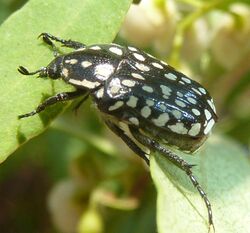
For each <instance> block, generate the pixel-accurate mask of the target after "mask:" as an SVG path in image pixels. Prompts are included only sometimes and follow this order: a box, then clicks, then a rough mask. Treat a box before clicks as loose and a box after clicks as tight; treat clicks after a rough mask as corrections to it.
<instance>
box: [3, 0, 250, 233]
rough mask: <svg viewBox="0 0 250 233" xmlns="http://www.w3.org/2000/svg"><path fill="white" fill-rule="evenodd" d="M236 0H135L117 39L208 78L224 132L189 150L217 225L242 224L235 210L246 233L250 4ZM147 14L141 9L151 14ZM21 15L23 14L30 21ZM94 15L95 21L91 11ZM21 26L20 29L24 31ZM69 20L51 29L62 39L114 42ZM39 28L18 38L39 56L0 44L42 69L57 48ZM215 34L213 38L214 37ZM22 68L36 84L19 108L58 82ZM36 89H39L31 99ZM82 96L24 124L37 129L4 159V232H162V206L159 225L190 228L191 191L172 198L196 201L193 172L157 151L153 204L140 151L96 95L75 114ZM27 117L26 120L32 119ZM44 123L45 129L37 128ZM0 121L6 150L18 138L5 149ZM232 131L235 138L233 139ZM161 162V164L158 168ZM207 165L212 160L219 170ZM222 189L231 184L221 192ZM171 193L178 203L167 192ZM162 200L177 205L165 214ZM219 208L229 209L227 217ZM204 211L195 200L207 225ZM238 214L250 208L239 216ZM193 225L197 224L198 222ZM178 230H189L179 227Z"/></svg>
mask: <svg viewBox="0 0 250 233" xmlns="http://www.w3.org/2000/svg"><path fill="white" fill-rule="evenodd" d="M32 2H34V3H35V2H36V1H32ZM52 2H53V1H52ZM86 2H87V1H86ZM92 2H95V1H92ZM96 2H98V1H96ZM125 2H126V3H125ZM216 2H218V1H216ZM235 2H236V1H220V2H219V3H217V4H215V2H213V1H208V3H204V2H200V1H168V3H166V2H165V1H160V0H158V1H154V4H153V5H151V4H148V5H147V4H146V6H144V8H143V9H144V10H141V11H138V12H140V13H138V14H133V13H130V14H132V15H133V16H134V18H133V17H132V16H130V17H128V18H127V19H126V20H125V23H124V25H123V27H122V29H121V32H120V34H119V36H118V37H117V38H116V41H117V42H119V43H123V44H134V45H136V46H138V47H141V48H143V49H144V50H147V51H148V52H150V53H153V54H154V55H155V56H156V57H159V58H161V59H163V60H166V61H167V62H168V63H170V64H172V65H174V66H175V67H177V68H178V69H181V70H182V71H183V72H184V73H187V74H189V75H190V76H191V77H194V78H196V79H198V80H199V81H200V82H202V83H203V84H204V85H205V86H206V87H207V88H208V89H209V91H210V93H211V94H212V96H213V97H214V99H215V102H216V106H217V109H218V115H219V117H220V122H219V123H218V124H217V126H216V136H215V137H212V138H211V140H209V142H208V143H207V145H206V146H205V148H206V149H204V150H205V151H208V152H207V154H209V155H210V154H211V155H212V156H210V157H208V156H203V157H202V155H203V154H204V150H203V151H202V152H201V156H198V157H195V158H191V159H189V158H188V157H187V159H189V161H192V162H194V163H196V164H199V167H200V169H199V170H198V171H196V172H197V175H198V177H199V178H201V180H202V181H203V182H204V183H205V184H206V188H205V189H206V190H208V192H209V195H208V196H212V200H213V203H214V206H215V207H214V208H215V210H216V215H217V216H216V217H217V219H219V220H220V221H221V222H222V223H221V224H220V221H218V220H217V222H216V224H217V226H218V225H219V227H221V229H223V230H220V231H219V232H235V228H233V226H231V224H230V221H231V222H232V221H235V219H240V220H239V221H241V222H240V223H239V225H236V226H237V229H241V231H239V232H244V233H245V232H250V229H249V228H248V227H247V226H245V224H244V223H246V222H247V221H248V220H249V221H250V216H249V213H250V204H249V200H250V197H249V196H250V194H249V192H250V191H249V175H250V170H249V171H248V169H249V156H247V154H248V153H249V143H250V110H249V109H250V108H249V97H250V88H249V84H250V73H249V71H250V66H249V60H250V59H249V58H250V49H249V47H250V45H249V38H250V23H249V22H248V21H249V20H248V16H249V15H250V13H249V12H250V11H249V6H248V5H246V3H245V4H244V5H243V7H242V8H240V9H241V10H235V8H232V6H233V4H234V3H235ZM237 2H238V1H237ZM243 2H244V1H243ZM23 4H25V1H7V0H5V1H4V0H1V1H0V20H1V22H4V20H5V19H6V18H7V17H8V16H9V15H10V14H11V13H13V12H15V11H16V10H18V9H19V8H20V7H21V6H22V5H23ZM48 4H49V3H48ZM126 4H127V5H126ZM62 5H63V4H62ZM96 5H97V3H96ZM128 5H129V1H124V6H122V7H121V9H122V8H123V9H124V12H123V13H121V12H115V13H114V15H115V16H114V18H116V17H117V18H119V17H120V18H119V19H117V18H116V22H117V23H116V26H114V27H113V28H114V29H113V31H114V33H115V30H117V31H118V28H119V27H118V26H117V25H119V22H122V16H121V15H123V14H124V15H125V11H126V7H127V6H128ZM33 7H34V9H31V10H34V11H36V10H38V8H39V5H33ZM147 7H148V8H147ZM62 9H63V7H62ZM242 9H243V10H242ZM75 10H79V9H75ZM137 10H138V9H137ZM21 11H22V9H21ZM145 12H146V13H145ZM245 12H248V13H245ZM62 14H64V12H62ZM220 14H223V15H224V14H225V15H226V16H227V17H229V19H230V20H228V19H226V20H225V22H224V21H223V20H224V19H223V20H222V18H221V16H220ZM135 16H137V17H138V18H136V17H135ZM28 17H29V15H28V14H26V15H24V16H23V18H22V20H29V18H28ZM200 18H202V20H201V21H199V19H200ZM140 19H144V20H143V22H141V21H140ZM53 20H55V17H54V16H48V17H47V18H43V20H39V19H38V21H39V23H41V25H43V21H46V23H47V24H50V23H51V22H52V21H53ZM90 20H91V19H90ZM40 21H41V22H40ZM93 21H94V20H93ZM114 21H115V20H114ZM219 22H220V23H221V22H224V24H223V23H221V25H222V26H221V25H220V27H219V26H218V24H219ZM137 23H138V24H139V26H138V25H137ZM18 24H20V25H22V22H18ZM89 24H90V25H91V21H90V22H89ZM77 25H79V26H77V27H78V28H81V24H80V22H77ZM166 25H168V27H166ZM82 27H85V26H82ZM20 29H24V31H22V32H20ZM20 29H18V27H15V30H16V33H19V34H20V35H23V34H24V32H25V33H26V34H28V33H30V32H29V31H27V32H26V31H25V28H22V26H20ZM70 30H71V29H70ZM70 30H69V31H67V30H65V31H66V32H61V33H59V31H60V30H58V33H54V34H60V36H61V35H63V33H64V37H66V38H67V37H70V38H72V39H73V38H74V39H79V40H80V41H84V42H86V43H88V42H89V43H93V42H96V40H97V38H98V39H99V41H100V42H103V41H106V42H109V40H111V39H112V36H114V35H115V34H114V35H111V36H110V35H107V37H105V33H103V37H102V36H100V32H98V30H97V33H98V36H97V35H93V37H91V35H87V36H86V38H83V39H80V38H77V36H78V37H80V35H82V34H83V33H82V32H81V33H79V34H78V35H77V33H75V34H70V35H67V33H70ZM72 30H73V29H72ZM35 31H38V32H41V29H40V28H36V29H35ZM103 31H105V30H103ZM117 31H116V32H117ZM6 32H8V31H6ZM211 32H212V33H211ZM5 34H6V33H5ZM211 34H213V35H211ZM36 36H37V35H36V34H34V33H33V34H32V33H31V34H30V35H29V37H27V39H26V40H25V39H24V40H23V41H19V43H20V44H22V43H24V44H25V43H27V44H28V45H29V46H31V47H30V48H26V46H27V45H24V46H23V47H24V48H25V49H27V50H30V51H31V53H33V51H34V50H35V49H36V48H38V50H39V52H40V51H44V53H43V54H42V55H41V58H39V59H40V60H39V62H38V61H36V58H35V55H34V54H33V55H32V54H31V53H28V54H26V53H24V51H21V52H20V51H12V49H11V46H10V47H9V48H6V49H5V50H4V51H7V52H8V53H9V54H10V55H9V57H11V56H12V57H13V58H15V59H16V60H18V62H19V63H21V64H23V63H25V64H24V65H27V66H33V68H34V67H35V68H36V67H37V64H38V66H40V65H43V64H46V62H48V61H49V60H48V59H50V58H51V57H52V56H51V51H49V50H48V49H47V48H46V46H41V44H40V43H39V42H38V41H36V38H35V37H36ZM208 36H209V37H211V38H209V39H208V38H207V37H208ZM20 38H21V37H20ZM25 38H26V37H25ZM2 40H3V39H2ZM0 41H1V39H0ZM32 50H33V51H32ZM47 50H48V51H47ZM7 52H6V53H7ZM15 52H17V54H15ZM18 53H19V55H18ZM34 53H35V52H34ZM7 55H8V54H7ZM7 55H6V57H7ZM18 56H20V57H18ZM2 57H3V56H2ZM2 57H1V59H2ZM48 57H49V58H48ZM17 58H18V59H17ZM13 60H14V59H13ZM7 62H8V63H9V62H10V61H7ZM44 62H45V63H44ZM0 63H1V69H3V70H4V68H5V67H3V64H5V63H4V60H0ZM17 64H18V63H17ZM18 65H19V64H18ZM15 72H16V71H15V70H14V71H13V74H14V75H15V76H16V77H15V78H17V80H21V81H20V84H19V85H21V83H25V85H26V87H25V88H26V89H27V90H28V89H30V90H32V91H31V93H28V92H25V91H24V93H22V95H19V93H15V95H16V98H17V100H18V99H20V98H22V104H20V106H18V107H19V108H18V109H17V111H21V112H19V113H20V114H21V113H23V111H27V110H28V111H29V110H31V109H33V108H34V106H36V105H37V103H39V102H40V101H41V93H43V95H50V94H51V93H53V90H52V91H51V90H50V87H49V86H51V82H49V81H48V82H46V81H43V80H42V81H40V80H36V79H35V78H34V79H33V81H32V79H30V80H27V79H26V80H25V79H22V78H21V77H20V75H19V74H18V73H17V72H16V73H15ZM8 78H10V77H8ZM38 82H40V83H38ZM45 83H47V84H45ZM43 85H48V86H47V87H46V88H47V89H44V90H43V91H40V92H38V91H37V90H36V92H38V93H33V92H35V91H34V90H35V89H36V88H40V86H43ZM53 85H55V87H54V88H55V89H56V90H59V89H61V88H64V90H65V86H63V85H61V84H58V83H57V84H53ZM0 86H1V89H2V90H5V91H6V90H7V89H6V87H5V83H3V81H1V82H0ZM21 87H22V88H23V86H21ZM66 88H67V87H66ZM27 94H28V95H27ZM33 94H34V96H36V97H35V98H36V99H32V101H30V100H27V99H30V96H33ZM10 99H11V97H10ZM0 103H1V106H4V105H6V103H8V101H5V99H3V97H0ZM75 104H76V103H73V104H72V105H71V106H70V107H69V108H68V109H67V110H66V111H65V113H64V114H63V115H60V116H59V117H58V118H56V119H55V120H54V121H53V122H52V124H51V125H50V127H49V128H48V129H47V130H46V131H44V130H45V128H46V126H47V124H48V123H50V121H51V120H52V118H54V117H55V116H56V115H58V113H59V112H60V111H62V108H63V107H66V106H65V105H61V106H59V107H58V108H56V109H55V110H54V111H53V110H49V114H43V115H42V118H39V117H37V118H36V119H35V120H34V122H33V123H30V125H29V123H23V124H24V126H23V125H22V127H23V128H25V130H26V131H25V133H27V135H29V136H27V137H26V135H25V134H24V135H21V139H20V140H21V142H26V141H27V142H26V143H25V145H23V146H21V147H20V148H18V150H17V151H15V152H14V153H13V154H12V155H11V156H9V157H8V159H7V160H6V161H4V162H3V163H2V164H1V165H0V205H1V212H0V231H1V232H6V233H8V232H63V233H64V232H66V233H67V232H75V231H77V232H80V233H83V232H84V233H85V232H93V233H94V232H111V233H112V232H124V233H125V232H137V233H140V232H145V233H146V232H150V233H152V232H156V212H157V225H158V231H159V232H164V229H167V228H168V227H169V225H167V226H166V225H165V222H167V223H168V222H170V224H172V227H174V229H178V228H179V227H181V226H182V225H183V226H185V230H186V231H187V228H186V225H185V223H184V222H185V220H184V219H186V220H187V221H188V220H189V217H190V216H192V210H189V209H188V208H190V207H188V206H187V205H185V202H184V206H181V205H180V206H179V205H177V208H176V205H173V206H171V205H170V204H171V203H175V202H177V203H182V201H181V200H182V199H183V194H185V195H187V196H188V195H189V196H190V200H191V202H192V203H196V199H197V198H199V197H198V196H197V195H194V193H193V192H194V191H190V190H192V187H191V188H190V187H188V188H186V187H185V181H182V180H179V179H177V181H176V179H175V178H174V177H175V176H174V175H175V174H178V173H176V170H175V169H174V168H171V164H166V161H161V158H160V157H159V155H156V159H155V160H152V161H151V162H152V168H151V173H152V177H153V179H154V182H155V183H156V188H157V191H158V194H159V195H158V200H157V204H156V190H155V188H154V185H153V182H152V180H151V178H150V175H149V172H148V169H147V168H146V167H145V166H144V164H143V163H142V161H140V160H139V159H138V158H137V157H136V156H134V155H133V153H132V152H131V151H130V150H129V149H128V148H127V147H126V146H125V145H124V143H123V142H121V140H120V139H118V138H117V137H116V136H114V135H113V134H112V133H111V132H109V131H108V130H107V129H106V128H105V127H104V126H103V124H102V122H101V120H100V119H99V116H98V114H97V112H96V111H95V110H94V109H93V107H92V105H91V102H90V101H88V102H87V103H86V104H84V106H82V107H81V108H80V109H79V111H78V112H77V114H76V115H74V114H72V108H73V106H74V105H75ZM17 105H19V104H17ZM2 109H4V108H3V107H2ZM9 110H10V112H4V113H3V111H0V112H1V116H0V118H1V119H5V121H3V120H1V125H2V126H1V127H8V120H6V119H9V118H8V117H9V115H11V112H14V111H15V109H11V108H9ZM3 114H4V117H3ZM48 115H49V116H48ZM25 120H26V119H25ZM29 120H30V119H27V120H26V122H28V121H29ZM41 121H43V124H41V125H39V127H38V126H37V125H38V123H37V122H41ZM32 126H35V128H36V127H37V128H36V130H34V131H32V130H30V128H32ZM42 131H44V132H43V133H42V134H40V133H41V132H42ZM1 132H2V135H1V149H0V151H1V155H0V158H1V161H3V160H4V159H5V158H6V157H7V156H8V155H9V154H10V152H12V151H14V150H15V149H16V147H15V146H12V147H11V148H10V149H9V151H8V153H5V154H4V152H5V151H4V149H3V148H5V145H6V144H8V142H5V140H4V139H5V137H6V138H7V134H4V133H3V131H1ZM38 134H40V135H39V136H37V137H35V138H33V139H32V140H30V141H29V139H30V138H31V137H34V136H35V135H38ZM22 136H24V137H23V138H22ZM228 137H230V138H231V139H230V140H228ZM6 151H7V149H6ZM183 156H185V155H183ZM227 156H228V157H227ZM197 158H198V159H197ZM159 160H160V162H159ZM197 160H198V161H197ZM157 161H158V162H157ZM204 161H205V162H204ZM159 164H160V167H164V169H159ZM202 168H203V169H204V171H205V173H206V176H204V175H201V174H202V173H203V174H204V171H203V170H202ZM162 170H163V171H165V170H170V172H171V170H173V171H172V173H171V174H172V175H170V176H168V174H167V173H166V174H165V175H162V173H161V171H162ZM209 171H210V172H211V171H212V172H211V174H209ZM230 171H231V173H230ZM173 174H174V175H173ZM216 175H217V176H216ZM223 175H224V176H223ZM165 176H168V178H169V179H170V183H165V182H166V181H165V178H164V177H165ZM159 177H163V178H159ZM177 177H178V176H177ZM207 177H210V178H209V179H210V181H211V180H218V182H217V183H216V182H215V183H216V184H215V185H213V184H211V185H209V181H207V180H206V179H208V178H207ZM220 177H223V181H222V183H220V182H221V181H220ZM232 177H233V178H232ZM176 182H177V183H176ZM171 184H177V185H178V184H181V189H182V188H183V187H184V188H183V190H184V191H183V190H181V191H180V190H179V191H178V192H179V193H180V194H181V195H180V197H179V196H178V192H177V191H176V188H175V187H174V188H173V189H171V188H172V186H171ZM247 184H248V185H247ZM215 186H216V187H221V190H219V189H218V188H217V189H214V190H213V189H212V188H213V187H215ZM166 187H167V188H166ZM211 187H212V188H211ZM235 187H236V188H235ZM234 188H235V189H234ZM170 190H171V191H170ZM218 190H219V191H218ZM225 190H226V191H227V192H226V191H225ZM165 192H166V193H165ZM169 193H170V194H169ZM221 193H223V194H224V195H220V194H221ZM229 196H230V198H231V196H238V197H235V198H232V199H230V198H229ZM192 198H193V199H192ZM173 199H175V202H174V201H171V200H173ZM242 199H243V201H242ZM244 199H246V200H244ZM247 200H248V201H247ZM241 201H242V202H241ZM235 202H236V203H235ZM168 203H170V204H168ZM220 203H222V204H220ZM229 203H230V204H229ZM156 205H157V208H156ZM198 205H199V204H198ZM200 205H201V206H202V205H203V203H202V202H201V204H200ZM220 205H221V206H220ZM189 206H190V204H189ZM161 207H162V208H161ZM171 208H173V209H178V208H179V210H181V211H182V212H184V213H185V215H184V216H182V217H180V216H181V215H180V214H179V213H178V214H177V213H175V212H171V211H173V210H172V209H171ZM182 208H184V210H185V211H183V209H182ZM192 208H193V207H192ZM192 208H191V209H192ZM228 208H229V209H228ZM230 208H231V209H230ZM234 208H235V209H234ZM166 209H168V210H169V212H168V213H166ZM193 209H195V208H193ZM223 209H225V210H223ZM156 210H157V211H156ZM222 210H223V211H225V212H226V213H227V215H226V216H225V212H223V211H222ZM177 211H178V210H177ZM205 211H206V210H205V209H204V208H203V209H201V210H199V211H198V213H201V215H204V216H205V217H200V216H198V217H197V216H195V217H194V221H196V219H197V218H199V220H197V221H198V222H199V221H200V219H203V222H202V224H203V226H202V227H204V226H205V227H206V222H205V221H206V215H205V214H204V213H206V212H205ZM65 212H66V213H65ZM170 213H175V215H174V216H171V219H172V221H166V219H170V216H169V215H170ZM186 215H190V216H188V217H187V216H186ZM221 215H224V218H226V223H227V221H228V222H229V224H226V223H225V224H224V222H223V219H220V217H221ZM242 216H244V217H245V219H243V220H242ZM178 223H180V224H178ZM223 224H224V225H223ZM189 225H190V223H189ZM225 225H228V228H225ZM232 225H233V224H232ZM241 225H243V226H241ZM191 227H194V222H192V224H191ZM240 227H242V228H240ZM76 229H77V230H76ZM171 232H174V231H173V230H172V231H171ZM177 232H182V231H181V230H177ZM192 232H194V231H192Z"/></svg>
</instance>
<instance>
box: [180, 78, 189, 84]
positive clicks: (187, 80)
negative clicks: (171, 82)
mask: <svg viewBox="0 0 250 233" xmlns="http://www.w3.org/2000/svg"><path fill="white" fill-rule="evenodd" d="M181 80H183V81H184V82H185V83H191V80H190V79H189V78H186V77H181Z"/></svg>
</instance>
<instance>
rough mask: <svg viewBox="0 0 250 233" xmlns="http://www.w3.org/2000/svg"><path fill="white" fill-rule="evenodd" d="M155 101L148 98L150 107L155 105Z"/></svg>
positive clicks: (147, 102)
mask: <svg viewBox="0 0 250 233" xmlns="http://www.w3.org/2000/svg"><path fill="white" fill-rule="evenodd" d="M154 103H155V102H154V101H153V100H146V104H147V105H148V106H149V107H151V106H153V105H154Z"/></svg>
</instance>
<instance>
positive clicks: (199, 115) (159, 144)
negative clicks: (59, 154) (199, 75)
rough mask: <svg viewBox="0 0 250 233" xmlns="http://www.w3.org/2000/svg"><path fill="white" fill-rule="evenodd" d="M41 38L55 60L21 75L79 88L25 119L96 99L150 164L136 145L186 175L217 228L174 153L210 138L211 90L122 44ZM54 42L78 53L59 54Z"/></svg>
mask: <svg viewBox="0 0 250 233" xmlns="http://www.w3.org/2000/svg"><path fill="white" fill-rule="evenodd" d="M40 36H42V38H43V41H44V42H45V43H47V44H49V45H50V46H52V48H53V50H54V55H55V59H54V60H53V61H52V62H51V63H50V64H49V65H48V66H46V67H42V68H40V69H39V70H37V71H35V72H29V71H28V70H27V69H26V68H24V67H23V66H20V67H19V69H18V70H19V72H20V73H22V74H24V75H33V74H37V73H38V74H39V76H40V77H49V78H51V79H58V78H61V79H63V80H64V81H65V82H67V83H69V84H71V85H73V86H74V87H75V89H76V90H75V91H74V92H64V93H59V94H57V95H55V96H52V97H50V98H48V99H47V100H45V101H44V102H43V103H41V104H40V105H39V106H38V107H37V108H36V109H35V110H34V111H32V112H30V113H27V114H24V115H20V116H19V118H24V117H29V116H32V115H35V114H37V113H39V112H41V111H43V110H44V109H45V108H46V107H47V106H49V105H53V104H55V103H57V102H60V101H67V100H72V99H75V98H77V97H84V99H87V97H89V96H91V98H92V99H93V101H94V102H95V104H96V106H97V109H98V110H99V111H100V112H101V113H102V117H103V119H104V122H105V123H106V125H107V126H108V127H109V128H110V129H111V130H112V131H113V132H114V133H115V134H117V135H118V136H119V137H121V138H122V139H123V141H124V142H125V143H126V144H127V145H128V146H129V147H130V148H131V149H132V150H133V151H134V152H135V153H136V154H137V155H139V156H140V157H141V158H143V159H144V160H145V161H146V162H147V163H148V164H149V159H148V156H149V154H148V153H147V152H145V151H144V149H142V148H140V147H139V146H138V143H136V141H138V142H140V143H141V144H142V145H144V146H145V147H146V148H148V149H149V151H158V152H160V153H161V154H162V155H164V156H165V157H166V158H167V159H169V160H170V161H172V162H173V163H174V164H175V165H176V166H178V167H179V168H180V169H182V170H183V171H184V172H186V174H187V175H188V177H189V178H190V180H191V182H192V183H193V185H194V186H195V187H196V188H197V190H198V191H199V193H200V195H201V197H202V198H203V200H204V201H205V204H206V206H207V209H208V220H209V225H210V226H211V225H213V218H212V209H211V205H210V202H209V200H208V198H207V195H206V194H205V192H204V191H203V189H202V188H201V186H200V185H199V183H198V181H197V180H196V178H195V177H194V176H193V174H192V171H191V168H192V165H190V164H188V163H187V162H185V161H184V160H183V159H182V158H180V157H179V156H178V155H176V154H174V153H173V152H172V151H171V149H168V147H169V146H170V148H171V146H175V147H177V148H179V149H180V150H183V151H187V152H194V151H195V150H197V149H198V148H199V147H200V146H201V145H202V144H203V143H204V141H205V140H206V139H207V137H208V135H209V133H210V131H211V129H212V127H213V125H214V123H215V122H216V121H217V116H216V111H215V106H214V104H213V100H212V98H211V96H210V95H209V93H208V91H207V90H206V89H205V88H204V87H202V86H201V85H200V84H199V83H197V82H195V81H193V80H191V79H190V78H188V77H187V76H185V75H184V74H182V73H180V72H178V71H176V70H175V69H174V68H173V67H171V66H169V65H168V64H166V63H165V62H162V61H159V60H157V59H156V58H154V57H152V56H151V55H149V54H146V53H144V52H142V51H141V50H140V49H138V48H135V47H130V46H128V47H125V46H120V45H117V44H96V45H91V46H86V45H85V44H82V43H80V42H76V41H72V40H63V39H60V38H58V37H55V36H52V35H50V34H48V33H42V34H41V35H40ZM53 40H54V41H57V42H60V43H61V44H63V45H64V46H66V47H69V48H72V49H74V51H73V52H71V53H68V54H64V55H58V52H57V50H56V47H55V45H54V44H53V42H52V41H53ZM126 131H129V133H126ZM129 135H132V136H133V138H132V137H131V136H129ZM163 144H164V145H165V146H166V147H164V146H163Z"/></svg>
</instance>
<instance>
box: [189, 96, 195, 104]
mask: <svg viewBox="0 0 250 233" xmlns="http://www.w3.org/2000/svg"><path fill="white" fill-rule="evenodd" d="M187 100H188V102H189V103H191V104H197V101H196V100H195V99H194V98H192V97H187Z"/></svg>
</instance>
